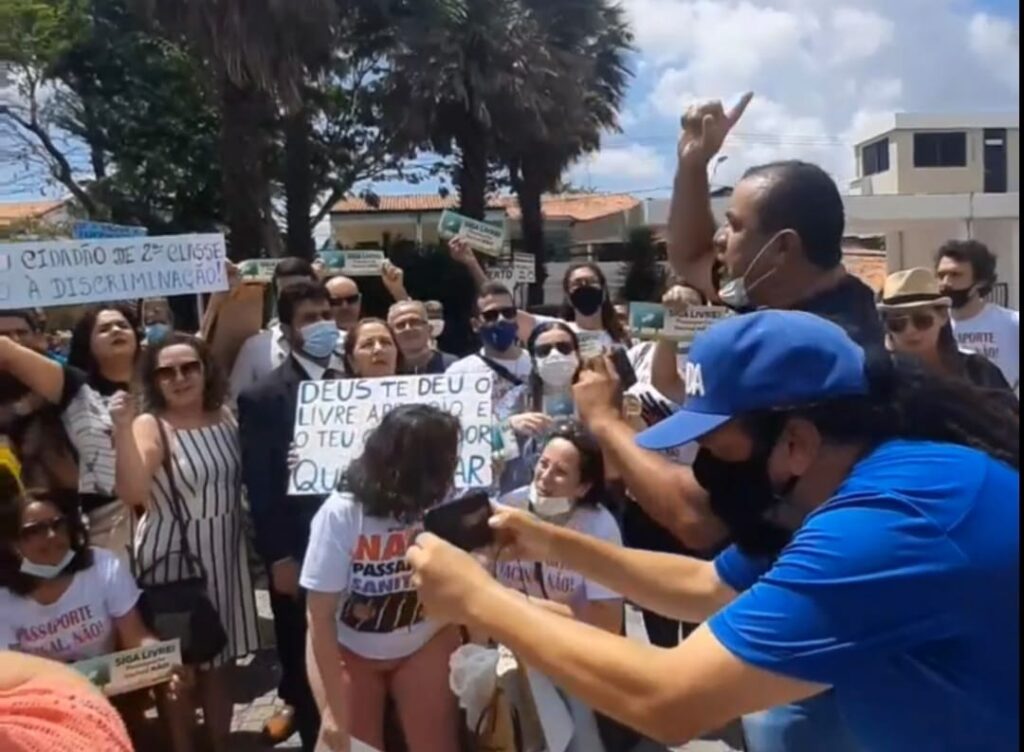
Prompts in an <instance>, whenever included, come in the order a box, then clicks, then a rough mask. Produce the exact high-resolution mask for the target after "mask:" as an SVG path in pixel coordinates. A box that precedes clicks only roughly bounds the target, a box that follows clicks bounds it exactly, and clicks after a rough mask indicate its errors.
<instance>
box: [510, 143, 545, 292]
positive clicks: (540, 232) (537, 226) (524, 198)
mask: <svg viewBox="0 0 1024 752" xmlns="http://www.w3.org/2000/svg"><path fill="white" fill-rule="evenodd" d="M521 170H522V178H521V179H520V180H517V181H515V189H516V197H517V198H518V199H519V211H520V214H521V217H522V218H521V219H520V227H521V229H522V233H523V249H524V250H525V251H526V252H527V253H532V254H533V263H534V270H535V272H534V273H535V275H536V277H535V278H536V282H535V283H534V284H532V285H530V291H529V297H528V301H529V303H530V305H539V304H541V303H543V302H544V279H545V278H546V277H547V266H546V265H547V245H546V244H545V242H544V210H543V208H542V204H541V197H542V196H543V194H544V182H543V180H542V179H541V178H540V176H539V175H538V174H537V171H536V170H535V169H531V165H530V160H529V159H528V158H527V159H524V160H523V161H522V164H521Z"/></svg>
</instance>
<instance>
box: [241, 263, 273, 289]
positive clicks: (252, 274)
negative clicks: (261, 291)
mask: <svg viewBox="0 0 1024 752" xmlns="http://www.w3.org/2000/svg"><path fill="white" fill-rule="evenodd" d="M280 261H281V259H246V260H245V261H243V262H242V263H241V264H240V265H239V267H238V273H239V276H241V278H242V282H244V283H245V284H249V285H269V284H270V283H271V282H273V281H274V270H275V269H276V268H277V265H278V263H279V262H280Z"/></svg>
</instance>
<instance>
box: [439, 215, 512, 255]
mask: <svg viewBox="0 0 1024 752" xmlns="http://www.w3.org/2000/svg"><path fill="white" fill-rule="evenodd" d="M437 234H438V235H439V236H440V237H441V240H451V239H452V238H459V239H460V240H464V241H466V244H467V245H468V246H469V247H470V248H472V249H473V250H474V251H478V252H480V253H482V254H484V255H486V256H494V257H495V258H497V257H498V256H500V255H501V253H502V250H503V249H504V248H505V228H504V227H501V226H499V225H492V224H491V223H490V222H480V221H479V220H476V219H470V218H469V217H464V216H462V215H461V214H456V213H455V212H453V211H445V212H443V213H442V214H441V221H440V222H438V224H437Z"/></svg>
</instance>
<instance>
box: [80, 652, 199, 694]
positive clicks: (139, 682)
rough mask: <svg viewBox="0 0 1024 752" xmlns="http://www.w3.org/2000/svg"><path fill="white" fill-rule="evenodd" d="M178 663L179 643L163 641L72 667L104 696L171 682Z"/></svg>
mask: <svg viewBox="0 0 1024 752" xmlns="http://www.w3.org/2000/svg"><path fill="white" fill-rule="evenodd" d="M180 665H182V664H181V643H180V641H179V640H165V641H163V642H157V643H154V644H152V645H147V646H145V647H141V648H135V649H133V650H122V651H120V652H118V653H110V654H108V655H101V656H98V657H96V658H87V659H86V660H84V661H78V662H77V663H73V664H71V668H73V669H75V670H76V671H78V672H79V673H81V674H83V675H84V676H85V677H86V678H88V679H89V681H91V682H92V683H93V684H94V685H96V686H97V687H99V689H101V690H102V691H103V694H105V695H106V696H107V697H113V696H114V695H121V694H125V693H126V692H134V691H136V690H138V689H145V688H146V687H153V686H155V685H157V684H163V683H164V682H167V681H170V679H171V675H172V673H173V671H174V669H175V668H176V667H178V666H180Z"/></svg>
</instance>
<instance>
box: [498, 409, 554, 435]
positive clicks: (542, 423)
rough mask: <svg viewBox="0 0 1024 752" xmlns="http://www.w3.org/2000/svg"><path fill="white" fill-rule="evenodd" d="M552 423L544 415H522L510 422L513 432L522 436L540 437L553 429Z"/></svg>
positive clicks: (515, 416)
mask: <svg viewBox="0 0 1024 752" xmlns="http://www.w3.org/2000/svg"><path fill="white" fill-rule="evenodd" d="M552 422H553V421H552V420H551V418H550V417H549V416H547V415H545V414H544V413H521V414H519V415H513V416H512V417H511V418H509V420H508V424H509V425H510V426H512V430H513V431H515V432H516V433H517V434H519V435H520V436H538V435H540V434H542V433H543V432H544V431H546V430H548V429H549V428H551V424H552Z"/></svg>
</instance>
